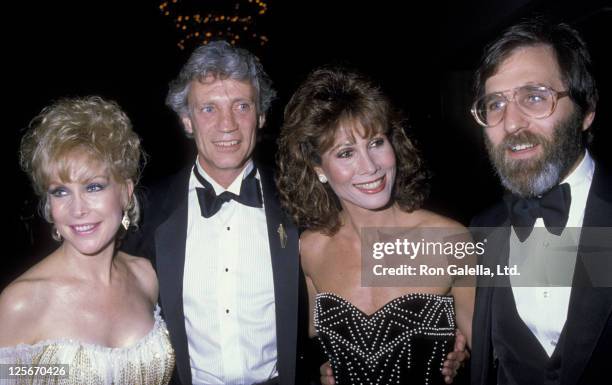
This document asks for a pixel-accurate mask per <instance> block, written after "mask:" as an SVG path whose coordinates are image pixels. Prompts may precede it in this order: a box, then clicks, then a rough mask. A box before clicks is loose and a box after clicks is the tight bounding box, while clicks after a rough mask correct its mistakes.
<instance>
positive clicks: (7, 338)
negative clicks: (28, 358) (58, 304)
mask: <svg viewBox="0 0 612 385" xmlns="http://www.w3.org/2000/svg"><path fill="white" fill-rule="evenodd" d="M55 286H56V285H55V284H54V282H53V281H52V280H50V279H47V278H46V277H42V276H37V275H35V274H27V275H26V274H24V275H23V276H21V277H19V278H17V279H16V280H15V281H13V282H12V283H10V284H9V285H8V286H7V287H6V288H4V290H3V291H2V293H1V294H0V346H13V345H17V344H19V343H30V342H32V339H33V338H34V336H35V335H36V330H37V326H38V325H39V324H40V320H41V318H43V317H44V314H45V313H46V311H47V308H48V306H49V303H50V300H51V299H52V297H53V293H55Z"/></svg>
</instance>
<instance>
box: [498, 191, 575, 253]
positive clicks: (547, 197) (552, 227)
mask: <svg viewBox="0 0 612 385" xmlns="http://www.w3.org/2000/svg"><path fill="white" fill-rule="evenodd" d="M571 202H572V194H571V190H570V186H569V184H567V183H563V184H561V185H557V186H555V187H554V188H553V189H551V190H550V191H548V192H547V193H546V194H544V195H542V196H541V197H537V198H517V197H512V198H511V203H510V222H511V223H512V226H513V227H514V231H515V232H516V235H517V237H518V238H519V240H520V241H521V242H523V241H525V239H527V237H529V234H531V231H532V230H533V225H534V223H535V221H536V219H537V218H542V219H543V220H544V226H546V229H547V230H548V231H549V232H550V233H552V234H555V235H561V233H562V232H563V229H564V228H565V225H566V224H567V219H568V216H569V208H570V203H571Z"/></svg>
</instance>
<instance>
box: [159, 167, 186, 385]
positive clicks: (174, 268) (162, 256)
mask: <svg viewBox="0 0 612 385" xmlns="http://www.w3.org/2000/svg"><path fill="white" fill-rule="evenodd" d="M190 171H191V167H189V172H185V171H184V172H182V173H181V174H180V175H179V176H178V177H177V178H176V179H175V180H174V181H173V185H172V186H171V187H170V190H169V191H170V192H169V193H168V197H167V199H166V204H165V205H164V209H165V210H167V212H168V213H169V215H168V217H167V219H166V220H165V221H164V222H162V223H161V225H160V226H159V227H158V228H157V230H156V231H155V253H156V264H157V266H156V268H157V275H158V280H159V293H160V298H161V303H162V308H163V311H164V317H165V319H166V323H167V324H168V329H169V330H170V340H171V341H172V345H173V346H174V350H175V354H176V363H177V370H178V373H179V376H180V379H181V383H182V384H183V385H191V368H190V361H189V349H188V343H187V333H186V331H185V317H184V312H183V270H184V267H185V242H186V237H187V209H188V199H187V198H188V185H189V175H190Z"/></svg>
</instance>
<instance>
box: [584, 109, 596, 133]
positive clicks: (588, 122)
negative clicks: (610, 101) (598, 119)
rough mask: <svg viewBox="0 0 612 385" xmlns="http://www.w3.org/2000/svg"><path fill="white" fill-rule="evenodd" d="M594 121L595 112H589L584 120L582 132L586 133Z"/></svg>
mask: <svg viewBox="0 0 612 385" xmlns="http://www.w3.org/2000/svg"><path fill="white" fill-rule="evenodd" d="M593 119H595V111H590V112H587V114H586V115H585V116H584V119H583V120H582V131H586V130H587V129H588V128H589V127H591V124H593Z"/></svg>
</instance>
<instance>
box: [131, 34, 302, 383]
mask: <svg viewBox="0 0 612 385" xmlns="http://www.w3.org/2000/svg"><path fill="white" fill-rule="evenodd" d="M274 95H275V92H274V90H273V89H272V87H271V82H270V80H269V78H268V76H267V75H266V73H265V72H264V70H263V68H262V66H261V64H260V63H259V61H258V59H257V58H256V57H255V56H253V55H252V54H251V53H250V52H248V51H246V50H243V49H240V48H236V47H233V46H232V45H230V44H228V43H227V42H222V41H217V42H212V43H210V44H208V45H205V46H202V47H199V48H197V49H196V50H195V51H194V52H193V53H192V55H191V57H190V58H189V60H188V61H187V63H186V64H185V66H184V67H183V68H182V70H181V72H180V74H179V76H178V77H177V79H176V80H174V81H173V82H172V83H171V84H170V91H169V94H168V97H167V99H166V103H167V105H168V106H169V107H170V108H172V109H173V110H174V111H175V112H176V113H177V115H178V117H179V119H180V120H181V123H182V125H183V127H184V129H185V132H186V133H187V135H188V136H190V137H192V138H193V139H194V141H195V144H196V146H197V150H198V151H197V158H196V159H195V161H194V163H192V164H190V165H189V166H188V167H187V168H186V169H185V170H183V171H182V172H180V173H179V174H178V175H176V176H174V177H172V178H170V179H169V180H165V181H163V182H162V183H161V185H160V186H158V187H157V188H153V189H152V190H151V191H152V193H151V194H150V196H149V197H147V199H146V204H145V208H144V221H143V224H142V226H141V229H140V230H139V231H138V232H137V233H135V234H131V235H130V237H129V238H128V239H127V242H126V245H125V246H124V248H125V249H126V250H127V251H129V252H132V253H134V254H137V255H145V256H149V257H151V258H152V259H154V265H155V266H156V270H157V274H158V278H159V288H160V301H161V306H162V310H163V314H164V318H165V320H166V323H167V325H168V329H169V332H170V339H171V341H172V345H173V346H174V349H175V351H176V365H177V371H178V377H179V379H180V383H182V384H183V385H191V384H211V385H212V384H240V385H242V384H246V385H251V384H281V385H293V384H295V383H296V377H300V376H299V375H296V357H297V350H296V349H297V340H298V302H299V300H298V284H299V282H300V281H301V274H300V270H299V262H298V233H297V230H296V228H295V227H294V225H292V223H291V220H290V219H288V217H286V216H285V215H284V214H283V211H282V210H281V208H280V206H279V201H278V199H277V196H276V189H275V184H274V180H273V175H272V173H271V170H269V169H268V168H266V167H264V166H263V165H261V164H258V163H257V162H254V161H253V159H252V154H253V149H254V147H255V142H256V136H257V130H258V129H260V128H261V127H262V126H263V125H264V123H265V120H266V111H267V110H268V108H269V106H270V103H271V101H272V99H273V98H274ZM175 377H176V376H175ZM175 381H176V379H175ZM297 382H298V383H299V381H297Z"/></svg>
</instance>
